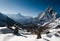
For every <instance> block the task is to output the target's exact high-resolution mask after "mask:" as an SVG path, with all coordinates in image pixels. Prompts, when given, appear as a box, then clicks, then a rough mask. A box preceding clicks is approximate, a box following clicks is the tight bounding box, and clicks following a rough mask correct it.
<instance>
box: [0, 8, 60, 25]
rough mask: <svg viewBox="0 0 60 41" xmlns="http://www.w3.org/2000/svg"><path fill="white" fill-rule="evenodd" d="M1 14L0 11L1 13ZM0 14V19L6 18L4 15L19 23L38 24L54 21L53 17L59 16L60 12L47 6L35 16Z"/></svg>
mask: <svg viewBox="0 0 60 41" xmlns="http://www.w3.org/2000/svg"><path fill="white" fill-rule="evenodd" d="M1 14H2V13H1ZM1 14H0V20H1V19H2V20H6V16H8V17H9V18H11V19H12V20H14V21H16V22H18V23H21V24H37V25H38V24H39V25H42V24H44V23H46V22H49V21H54V20H55V19H57V18H59V17H60V14H57V12H56V11H55V10H54V9H53V8H52V7H48V8H47V9H46V10H45V11H44V12H42V13H40V14H39V15H38V16H37V17H35V18H33V17H30V16H23V15H21V13H18V14H6V15H4V14H3V15H1Z"/></svg>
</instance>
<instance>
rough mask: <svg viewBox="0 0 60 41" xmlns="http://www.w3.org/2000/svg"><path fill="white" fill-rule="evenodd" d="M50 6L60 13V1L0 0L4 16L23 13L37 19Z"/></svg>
mask: <svg viewBox="0 0 60 41" xmlns="http://www.w3.org/2000/svg"><path fill="white" fill-rule="evenodd" d="M49 6H52V7H53V8H54V10H55V11H57V12H58V13H60V1H59V0H0V12H2V13H4V14H17V13H21V14H22V15H25V16H33V17H35V16H37V15H38V14H39V13H41V12H43V11H44V10H45V9H46V8H47V7H49Z"/></svg>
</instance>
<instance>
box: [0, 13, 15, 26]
mask: <svg viewBox="0 0 60 41" xmlns="http://www.w3.org/2000/svg"><path fill="white" fill-rule="evenodd" d="M15 23H16V22H15V21H14V20H12V19H11V18H9V17H7V16H6V15H4V14H2V13H0V26H7V25H10V26H12V25H13V24H15Z"/></svg>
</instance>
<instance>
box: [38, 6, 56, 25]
mask: <svg viewBox="0 0 60 41" xmlns="http://www.w3.org/2000/svg"><path fill="white" fill-rule="evenodd" d="M56 14H57V12H55V10H54V9H53V8H52V7H48V8H47V9H46V10H45V11H44V12H42V13H40V14H39V15H38V16H37V19H38V20H39V23H40V24H44V23H45V22H50V21H54V20H55V19H56Z"/></svg>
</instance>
